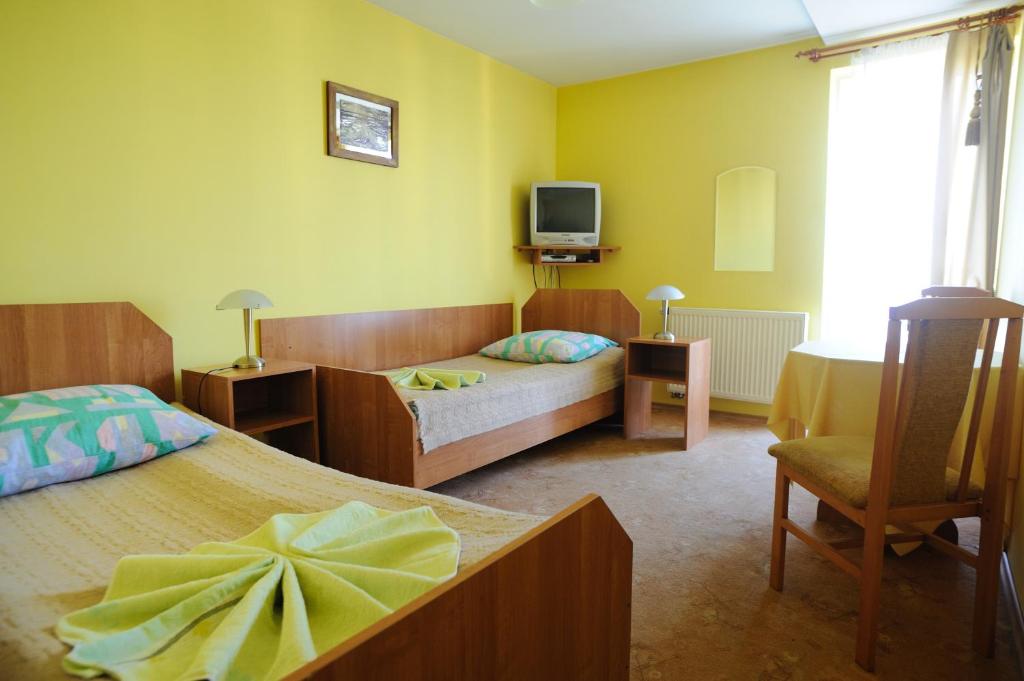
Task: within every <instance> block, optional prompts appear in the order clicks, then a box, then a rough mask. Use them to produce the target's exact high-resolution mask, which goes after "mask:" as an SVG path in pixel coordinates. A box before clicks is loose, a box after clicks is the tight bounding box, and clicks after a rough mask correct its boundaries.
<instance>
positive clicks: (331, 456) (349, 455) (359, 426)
mask: <svg viewBox="0 0 1024 681" xmlns="http://www.w3.org/2000/svg"><path fill="white" fill-rule="evenodd" d="M316 383H317V404H318V405H319V409H320V463H322V464H323V465H325V466H330V467H332V468H336V469H338V470H341V471H345V472H347V473H352V474H353V475H358V476H361V477H364V478H372V479H374V480H383V481H385V482H391V483H394V484H396V485H405V486H407V487H412V486H413V484H414V482H415V480H414V465H415V452H416V417H415V416H413V414H412V412H411V411H409V407H408V406H407V405H406V404H405V401H404V400H402V397H401V396H400V395H399V394H398V392H397V391H396V390H395V388H394V386H393V385H391V381H390V380H388V378H387V376H382V375H380V374H372V373H368V372H365V371H357V370H355V369H338V368H336V367H329V366H317V368H316Z"/></svg>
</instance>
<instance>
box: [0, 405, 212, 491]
mask: <svg viewBox="0 0 1024 681" xmlns="http://www.w3.org/2000/svg"><path fill="white" fill-rule="evenodd" d="M215 432H217V431H216V430H215V429H213V428H211V427H210V426H208V425H206V424H205V423H202V422H200V421H197V420H196V419H194V418H192V417H191V416H189V415H188V414H186V413H184V412H181V411H178V410H177V409H175V408H174V407H171V406H170V405H168V404H167V403H166V402H164V401H162V400H161V399H160V398H158V397H157V396H156V395H154V394H153V393H151V392H149V391H148V390H146V389H145V388H140V387H138V386H134V385H83V386H78V387H75V388H57V389H54V390H40V391H37V392H30V393H19V394H17V395H6V396H3V397H0V496H7V495H9V494H17V493H18V492H24V491H26V490H30V489H35V488H37V487H43V486H45V485H52V484H53V483H56V482H67V481H69V480H79V479H81V478H88V477H91V476H95V475H102V474H103V473H108V472H110V471H113V470H117V469H118V468H124V467H126V466H133V465H135V464H137V463H142V462H143V461H148V460H149V459H153V458H156V457H158V456H163V455H164V454H167V453H169V452H173V451H176V450H178V449H183V448H185V447H188V446H189V445H193V444H195V443H196V442H200V441H201V440H204V439H206V438H208V437H209V436H211V435H213V434H214V433H215Z"/></svg>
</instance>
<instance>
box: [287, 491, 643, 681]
mask: <svg viewBox="0 0 1024 681" xmlns="http://www.w3.org/2000/svg"><path fill="white" fill-rule="evenodd" d="M632 561H633V542H632V541H631V540H630V538H629V536H628V535H627V534H626V532H625V531H624V530H623V529H622V526H621V525H619V523H618V521H617V520H616V518H615V516H614V515H612V513H611V511H610V510H609V509H608V507H607V506H606V505H605V503H604V501H603V500H602V499H601V498H600V497H598V496H596V495H589V496H587V497H584V498H583V499H581V500H580V501H578V502H576V503H575V504H573V505H572V506H570V507H568V508H567V509H565V510H564V511H562V512H561V513H558V514H557V515H555V516H553V517H552V518H550V519H548V520H547V521H546V522H544V523H543V524H542V525H540V526H538V527H537V528H535V529H533V530H531V531H530V532H528V533H526V534H525V535H523V536H522V537H520V538H519V539H517V540H515V541H513V542H512V543H510V544H509V545H508V546H506V547H504V548H502V549H501V550H500V551H497V552H495V553H494V554H492V555H491V556H489V557H487V558H485V559H484V560H482V561H480V562H479V563H477V564H476V565H473V566H472V567H470V568H468V569H467V570H466V571H464V572H462V573H461V574H459V575H458V576H456V577H455V578H453V579H452V580H451V581H449V582H446V583H445V584H442V585H441V586H439V587H437V588H435V589H433V590H432V591H430V592H428V593H426V594H424V595H423V596H421V597H420V598H418V599H416V600H415V601H413V602H412V603H410V604H408V605H407V606H405V607H404V608H402V609H401V610H398V611H397V612H395V613H393V614H392V615H390V616H388V617H386V618H384V619H383V620H381V621H379V622H377V623H376V624H374V625H373V626H371V627H369V628H368V629H366V630H365V631H363V632H362V633H361V634H358V635H356V636H354V637H353V638H351V639H349V640H348V641H346V642H344V643H342V644H341V645H339V646H337V647H336V648H334V649H333V650H331V651H329V652H327V653H325V654H324V655H322V656H321V657H319V658H318V659H316V660H314V661H313V662H311V663H309V664H308V665H306V666H305V667H302V668H301V669H299V670H297V671H296V672H295V673H293V674H292V675H291V676H289V677H288V679H289V680H290V681H298V680H299V679H306V678H312V679H318V680H321V681H324V680H330V681H357V680H358V681H433V680H437V681H482V680H484V679H524V680H525V679H529V680H531V681H541V680H550V681H556V680H557V681H570V680H582V679H586V680H601V681H604V680H608V681H612V680H614V681H624V680H625V679H628V677H629V634H630V599H631V593H632Z"/></svg>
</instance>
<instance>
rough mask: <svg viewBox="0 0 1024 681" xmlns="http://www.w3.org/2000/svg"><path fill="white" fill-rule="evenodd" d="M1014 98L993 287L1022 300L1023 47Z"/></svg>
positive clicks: (1017, 299) (1023, 233) (1000, 294)
mask: <svg viewBox="0 0 1024 681" xmlns="http://www.w3.org/2000/svg"><path fill="white" fill-rule="evenodd" d="M1016 100H1017V102H1016V105H1015V106H1014V108H1013V119H1014V120H1013V124H1012V125H1011V132H1010V149H1009V152H1008V155H1007V169H1006V190H1005V192H1004V196H1005V201H1006V205H1005V206H1004V208H1003V233H1002V237H1001V239H1000V243H999V268H998V273H999V275H998V276H999V280H998V281H997V282H996V291H997V292H998V293H999V296H1000V297H1002V298H1009V299H1010V300H1014V301H1016V302H1018V303H1024V51H1021V53H1020V54H1018V55H1017V97H1016Z"/></svg>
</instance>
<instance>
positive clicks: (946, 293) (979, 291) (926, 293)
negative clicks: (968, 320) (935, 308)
mask: <svg viewBox="0 0 1024 681" xmlns="http://www.w3.org/2000/svg"><path fill="white" fill-rule="evenodd" d="M993 296H994V294H993V293H992V292H991V291H986V290H985V289H983V288H977V287H975V286H929V287H928V288H926V289H924V290H923V291H921V297H922V298H992V297H993Z"/></svg>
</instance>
